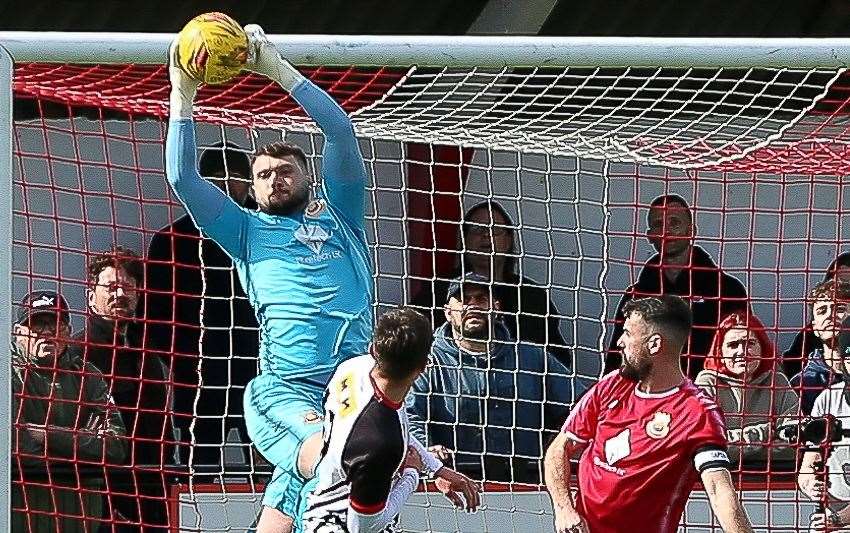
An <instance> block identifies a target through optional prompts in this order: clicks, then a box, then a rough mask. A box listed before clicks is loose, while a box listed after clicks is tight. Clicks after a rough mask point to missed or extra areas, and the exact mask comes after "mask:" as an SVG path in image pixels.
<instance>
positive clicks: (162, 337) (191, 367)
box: [145, 143, 260, 471]
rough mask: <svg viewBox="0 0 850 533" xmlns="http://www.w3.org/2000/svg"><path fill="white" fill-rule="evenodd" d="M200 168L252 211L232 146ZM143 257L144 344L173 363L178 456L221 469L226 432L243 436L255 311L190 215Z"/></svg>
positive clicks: (220, 147)
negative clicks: (232, 431) (236, 431)
mask: <svg viewBox="0 0 850 533" xmlns="http://www.w3.org/2000/svg"><path fill="white" fill-rule="evenodd" d="M198 171H199V172H200V174H201V175H202V176H204V177H205V178H208V179H209V180H210V181H211V182H212V183H214V184H216V185H217V186H218V187H219V188H221V189H222V190H223V191H225V192H226V193H227V194H228V196H230V198H232V199H233V200H234V201H235V202H236V203H237V204H239V206H241V207H243V208H245V209H256V207H257V206H256V202H254V200H253V199H252V198H251V197H250V196H249V194H248V190H249V189H250V187H251V182H250V179H251V161H250V159H249V158H248V155H247V154H246V153H245V152H243V151H241V150H239V149H238V147H236V146H235V145H232V144H229V143H228V144H225V143H217V144H215V145H213V146H211V147H210V148H207V149H206V150H204V151H203V153H202V154H201V157H200V159H199V161H198ZM147 259H148V260H147V264H146V266H147V268H146V270H145V279H146V284H145V287H146V288H147V292H146V293H145V318H146V322H145V339H146V344H145V346H146V348H147V349H148V350H149V351H156V352H157V353H158V354H159V355H161V356H163V357H165V358H167V359H169V360H170V361H171V372H172V377H173V379H174V414H175V417H174V423H175V426H176V427H177V428H178V429H179V440H180V459H181V462H182V463H183V464H188V463H189V460H190V457H191V462H192V464H193V465H217V467H216V469H215V470H216V471H220V470H221V468H222V467H223V464H222V463H223V453H224V447H223V446H222V444H223V441H224V440H225V439H226V438H227V436H228V434H229V433H230V431H231V430H232V429H234V428H235V429H237V430H238V432H239V438H240V440H241V441H242V442H245V443H246V447H247V443H248V442H249V439H248V431H247V429H246V428H245V419H244V416H243V411H244V410H243V407H242V406H243V402H242V398H243V396H244V393H245V387H246V386H247V385H248V382H249V381H251V379H253V378H254V376H256V375H257V353H258V351H259V343H260V341H259V335H258V332H257V329H258V326H257V319H256V318H255V316H254V310H253V309H251V304H250V303H249V302H248V299H247V298H246V296H245V292H244V291H243V290H242V284H241V283H240V282H239V279H238V276H237V274H236V271H235V269H234V268H233V261H232V260H231V259H230V257H229V256H228V255H227V254H226V253H225V252H224V250H222V249H221V247H220V246H219V245H218V244H216V243H215V242H214V241H212V240H210V239H202V237H201V232H200V230H199V229H198V227H197V226H196V225H195V222H194V220H192V217H190V216H189V215H188V214H186V215H183V216H182V217H180V218H178V219H177V220H176V221H174V223H173V224H171V225H169V226H166V227H164V228H162V229H161V230H159V231H158V232H156V234H155V235H154V236H153V238H151V242H150V246H149V247H148V253H147ZM202 305H203V307H202ZM199 383H200V384H201V387H199V386H198V385H199ZM196 400H197V401H196ZM193 424H194V426H193ZM192 443H194V447H193V448H192V452H193V453H192V454H190V453H189V451H190V445H191V444H192Z"/></svg>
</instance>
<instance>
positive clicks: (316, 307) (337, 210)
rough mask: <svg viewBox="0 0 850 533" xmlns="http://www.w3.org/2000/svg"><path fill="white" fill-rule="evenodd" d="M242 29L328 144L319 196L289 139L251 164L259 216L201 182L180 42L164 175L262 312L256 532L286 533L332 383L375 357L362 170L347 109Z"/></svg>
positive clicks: (248, 404)
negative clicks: (270, 470) (263, 466)
mask: <svg viewBox="0 0 850 533" xmlns="http://www.w3.org/2000/svg"><path fill="white" fill-rule="evenodd" d="M245 30H246V32H247V33H248V37H249V47H250V48H251V51H250V56H251V60H250V61H249V65H248V68H249V69H250V70H252V71H254V72H257V73H259V74H262V75H264V76H266V77H268V78H269V79H271V80H272V81H274V82H276V83H278V84H279V85H280V86H281V87H282V88H283V89H284V90H286V91H287V92H289V94H290V96H292V97H293V98H294V99H295V101H297V102H298V103H299V104H300V105H301V106H302V107H303V108H304V111H306V113H307V115H309V116H310V117H311V118H312V119H313V120H315V121H316V123H317V124H318V126H319V128H320V129H321V130H322V133H323V134H324V136H325V142H324V152H323V155H322V177H323V180H322V183H321V187H320V190H319V191H318V193H317V195H316V198H314V199H312V200H311V198H310V183H311V179H310V176H309V175H308V174H307V170H308V165H307V159H306V157H305V155H304V152H303V151H302V150H301V149H300V148H299V147H297V146H295V145H292V144H288V143H283V142H277V143H273V144H271V145H269V146H265V147H263V148H260V149H259V150H258V151H257V153H256V157H255V158H254V161H253V165H252V169H251V170H252V174H253V177H252V187H253V191H254V198H255V199H256V201H257V204H258V208H259V210H258V211H252V210H248V209H245V208H243V207H240V206H239V205H238V204H237V203H236V202H234V201H233V200H232V199H231V198H228V196H227V195H226V194H225V193H224V192H222V191H221V190H220V189H219V188H218V187H216V186H215V185H214V184H212V183H210V182H208V181H206V180H204V179H203V178H201V176H200V175H199V174H198V170H197V168H196V154H195V151H196V148H197V147H196V144H195V127H194V124H193V122H192V106H193V100H194V96H195V93H196V92H197V88H198V82H196V81H194V80H192V79H191V78H189V76H187V75H186V74H185V73H184V72H183V71H182V70H181V69H180V68H178V67H176V66H175V61H174V51H175V46H174V45H172V50H171V66H170V68H169V76H170V79H171V99H170V115H171V117H170V121H169V125H168V140H167V142H166V153H165V159H166V175H167V177H168V182H169V183H170V185H171V187H172V189H173V190H174V192H175V194H176V195H177V198H179V199H180V201H181V202H182V203H183V205H184V206H185V207H186V210H187V211H188V212H189V214H190V215H191V216H192V218H193V220H194V221H195V222H196V224H197V225H198V227H199V228H200V229H201V231H202V232H203V233H204V234H205V235H206V236H208V237H209V238H211V239H212V240H214V241H215V242H216V243H218V245H219V246H221V248H222V249H223V250H224V251H225V252H227V254H228V255H229V256H230V257H231V258H232V259H233V264H234V266H235V267H236V270H237V272H238V274H239V279H240V281H241V282H242V286H243V288H244V289H245V294H246V295H247V296H248V299H249V300H250V302H251V305H252V306H253V307H254V311H255V312H256V313H257V318H258V322H259V324H260V331H261V332H262V335H261V339H262V340H261V346H260V353H259V359H260V363H259V364H260V375H259V376H257V377H256V378H254V379H253V380H252V381H251V383H250V384H249V385H248V387H247V389H246V391H245V401H244V404H245V422H246V425H247V429H248V434H249V436H250V437H251V440H252V441H253V443H254V445H255V446H256V447H257V449H258V450H259V451H260V453H262V454H263V456H265V458H266V459H267V460H268V461H269V462H270V463H272V464H274V465H275V471H274V474H273V475H272V479H271V481H270V482H269V484H268V485H267V486H266V493H265V496H264V498H263V510H262V513H261V515H260V518H259V521H258V523H257V528H256V530H257V531H258V533H268V532H289V531H291V530H292V527H293V520H296V519H298V518H299V517H300V515H301V513H302V512H303V509H302V508H301V506H302V504H303V502H304V496H306V494H305V493H304V492H303V488H304V485H305V483H306V481H307V480H308V479H310V478H311V477H312V476H313V471H314V468H315V462H316V458H317V457H318V453H319V451H320V449H321V430H322V424H321V416H320V413H321V412H322V396H323V394H324V388H325V384H326V383H327V380H328V378H329V377H330V376H331V375H332V374H333V372H334V370H335V369H336V367H337V366H338V365H339V364H340V363H341V362H343V361H345V360H347V359H350V358H352V357H355V356H357V355H362V354H365V353H366V352H367V350H368V346H369V340H370V338H371V335H372V306H371V304H372V269H371V265H370V252H369V247H368V243H367V241H366V233H365V230H364V226H365V214H364V209H365V198H366V195H365V187H366V168H365V165H364V163H363V157H362V155H361V154H360V148H359V146H358V144H357V138H356V137H355V135H354V129H353V127H352V124H351V121H350V120H349V118H348V116H347V115H346V114H345V111H343V110H342V108H341V107H340V106H339V105H338V104H337V103H336V102H335V101H334V100H333V99H332V98H331V97H330V96H329V95H328V94H327V93H325V92H324V91H322V90H321V89H319V88H318V87H317V86H316V85H314V84H313V83H312V82H310V81H309V80H307V79H306V78H305V77H304V76H302V75H301V74H300V73H299V72H298V71H297V70H296V69H295V68H294V67H293V66H292V65H291V64H290V63H289V62H288V61H286V60H284V59H283V58H281V57H280V55H279V54H278V52H277V50H276V49H275V47H274V46H273V45H272V44H271V43H270V42H269V41H268V39H267V38H266V37H265V35H264V34H263V31H262V29H261V28H260V27H259V26H247V27H246V28H245Z"/></svg>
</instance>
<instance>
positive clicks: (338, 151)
mask: <svg viewBox="0 0 850 533" xmlns="http://www.w3.org/2000/svg"><path fill="white" fill-rule="evenodd" d="M292 97H293V98H295V100H296V101H297V102H298V103H299V104H300V105H301V107H303V108H304V111H306V112H307V114H308V115H309V116H310V118H312V119H313V120H314V121H316V124H318V125H319V128H320V129H321V130H322V133H323V134H324V136H325V145H324V149H323V150H322V188H323V190H324V193H325V198H326V199H327V200H328V202H330V204H331V205H332V206H334V207H335V208H336V209H338V210H339V211H340V212H341V213H342V214H343V215H344V216H345V217H346V219H348V221H349V222H351V223H352V224H354V225H355V227H358V228H363V227H364V226H365V213H364V210H365V209H366V166H365V165H364V163H363V156H362V155H361V153H360V146H359V145H358V144H357V137H355V136H354V127H353V126H352V125H351V119H349V118H348V115H347V114H346V113H345V111H343V109H342V108H341V107H340V106H339V104H337V103H336V101H334V99H333V98H331V97H330V95H328V94H327V93H326V92H325V91H323V90H321V89H320V88H319V87H317V86H316V85H315V84H314V83H313V82H311V81H310V80H304V81H302V82H300V83H298V85H296V86H295V88H294V89H293V90H292Z"/></svg>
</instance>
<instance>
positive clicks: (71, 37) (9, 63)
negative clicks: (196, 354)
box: [0, 32, 850, 531]
mask: <svg viewBox="0 0 850 533" xmlns="http://www.w3.org/2000/svg"><path fill="white" fill-rule="evenodd" d="M174 35H175V34H167V33H96V32H0V176H7V178H3V179H0V309H3V311H2V313H0V314H2V316H0V339H9V338H10V336H11V324H12V317H13V306H14V305H15V302H13V301H12V237H13V231H12V230H13V228H12V208H13V200H12V179H11V177H12V176H13V166H14V165H13V159H12V157H13V150H12V148H13V127H14V123H13V98H14V95H13V76H14V65H15V62H20V63H26V62H39V63H59V64H61V63H79V64H122V63H136V64H162V63H164V62H165V61H166V57H167V50H168V45H169V43H170V42H171V41H172V39H173V38H174ZM270 39H271V41H272V42H273V43H274V44H275V45H276V46H277V47H278V49H279V50H280V51H281V53H282V54H283V55H284V56H285V57H287V58H288V59H290V60H291V61H292V62H293V63H295V64H297V65H302V66H349V65H358V66H395V67H409V66H412V65H417V66H431V67H447V68H463V67H482V68H510V67H531V68H534V67H628V66H634V67H678V68H688V67H693V68H701V67H704V68H724V67H728V68H759V67H761V68H783V67H796V68H846V67H848V66H850V39H846V38H766V39H759V38H642V37H527V36H355V35H345V36H340V35H272V36H270ZM3 343H4V345H5V348H4V349H3V350H2V351H0V399H2V400H1V401H2V402H3V405H5V409H0V428H11V424H12V415H11V413H12V409H11V402H12V391H11V353H10V350H9V345H8V344H6V341H3ZM8 435H9V436H8V437H7V438H6V439H0V454H2V456H3V457H5V458H7V460H4V461H3V462H2V463H0V530H6V531H8V530H9V529H10V527H11V470H12V469H11V460H12V457H11V432H9V433H8Z"/></svg>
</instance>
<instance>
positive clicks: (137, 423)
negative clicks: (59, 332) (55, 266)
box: [69, 246, 175, 533]
mask: <svg viewBox="0 0 850 533" xmlns="http://www.w3.org/2000/svg"><path fill="white" fill-rule="evenodd" d="M143 270H144V269H143V266H142V261H141V259H140V258H139V256H138V255H137V254H136V253H135V252H133V251H132V250H128V249H127V248H123V247H121V246H116V247H114V248H112V249H110V250H106V251H104V252H101V253H98V254H96V255H94V256H92V257H91V259H90V260H89V264H88V272H87V275H88V288H87V290H86V296H87V298H88V319H87V321H86V328H85V330H83V331H81V332H80V333H78V334H77V335H76V336H75V337H74V341H75V343H74V345H72V346H71V347H70V348H69V351H70V352H72V353H73V354H74V356H75V357H77V358H80V359H82V360H83V361H85V362H88V363H92V364H93V365H95V366H96V367H97V368H99V369H100V371H101V372H103V376H104V379H105V380H106V382H107V384H108V385H109V392H110V394H111V395H112V397H113V398H114V399H115V404H116V405H117V406H118V409H119V411H120V412H121V418H122V419H123V420H124V425H125V427H126V428H127V437H128V440H129V442H130V445H129V454H128V457H127V461H126V462H125V463H122V464H121V465H117V466H113V467H112V468H110V469H109V470H108V472H107V475H108V478H109V481H110V494H109V503H110V507H111V509H112V512H113V515H114V516H113V518H114V520H115V521H116V523H117V524H116V526H115V527H114V530H115V531H119V532H122V533H123V532H135V531H145V532H161V531H165V529H166V528H167V526H168V525H169V521H168V507H167V505H166V497H167V494H168V493H167V487H166V480H165V477H164V475H163V467H164V465H167V464H171V463H173V460H172V457H171V454H172V450H173V445H174V440H175V439H174V428H173V426H172V423H171V417H170V416H169V412H168V411H169V404H170V401H171V397H170V387H169V373H168V368H167V367H166V365H165V364H164V363H163V362H162V360H161V359H160V358H159V357H158V356H157V355H156V354H154V353H150V352H148V351H146V350H145V349H143V347H142V335H141V333H142V332H141V331H140V328H139V326H140V323H139V322H138V321H137V320H136V306H137V304H138V302H139V296H140V295H141V293H142V290H143V288H144V275H143ZM128 467H129V468H128Z"/></svg>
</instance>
